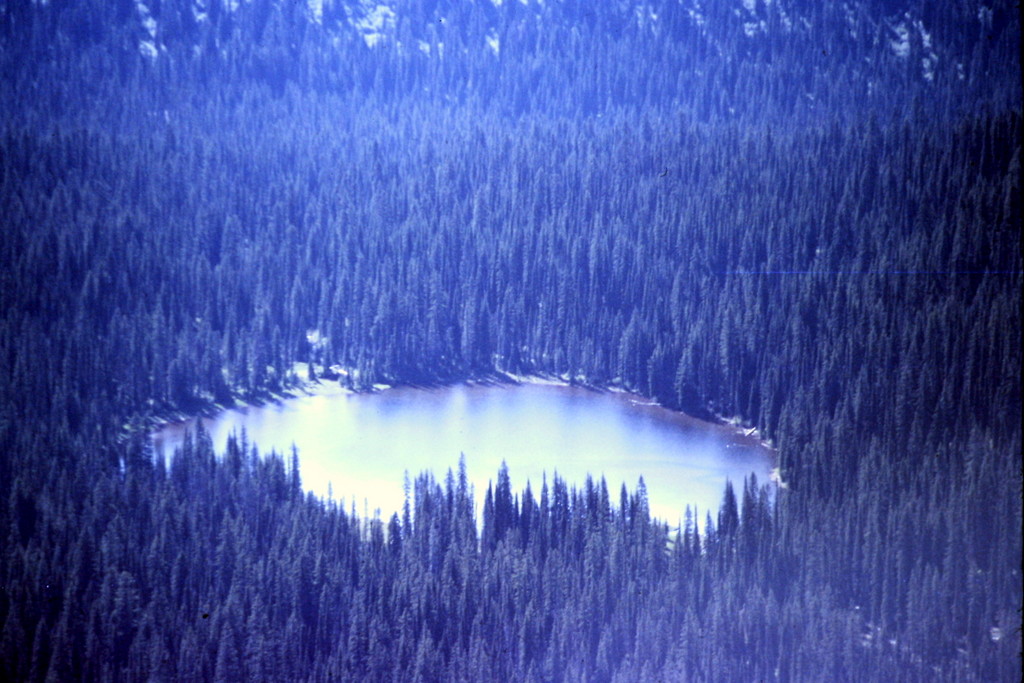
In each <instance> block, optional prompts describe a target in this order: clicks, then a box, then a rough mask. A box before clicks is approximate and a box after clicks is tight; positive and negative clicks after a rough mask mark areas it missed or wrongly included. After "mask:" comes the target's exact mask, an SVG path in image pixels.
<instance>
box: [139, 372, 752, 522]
mask: <svg viewBox="0 0 1024 683" xmlns="http://www.w3.org/2000/svg"><path fill="white" fill-rule="evenodd" d="M204 424H205V426H206V429H207V430H208V431H209V432H210V435H211V437H212V439H213V443H214V445H215V447H216V448H217V449H218V451H221V450H223V448H224V444H225V443H226V441H227V438H228V436H229V435H230V434H231V433H232V432H241V430H242V429H243V428H244V429H245V430H246V432H247V433H248V436H249V440H250V442H252V443H256V444H258V446H259V448H260V450H261V452H267V451H269V450H271V449H274V450H277V451H279V452H289V451H290V450H291V447H292V444H295V446H297V447H298V448H299V451H300V457H301V475H302V481H303V484H304V485H305V487H306V488H307V489H308V490H310V491H313V492H314V493H316V494H318V495H320V496H326V495H327V494H328V486H329V485H330V490H331V491H332V493H333V497H334V498H335V499H336V500H344V501H345V503H346V505H354V507H355V508H356V510H357V511H358V512H360V513H363V512H364V510H365V511H369V512H370V513H371V514H372V513H373V512H374V511H375V510H379V511H380V512H381V514H382V515H383V516H384V517H387V516H390V514H391V513H392V512H397V511H399V510H400V509H401V506H402V501H403V490H402V481H403V474H404V473H405V472H406V471H408V472H409V473H410V475H415V474H417V473H419V472H421V471H423V470H432V471H433V472H434V475H435V476H436V477H437V478H438V479H439V480H443V478H444V474H445V472H446V471H447V470H448V469H449V468H451V469H455V468H456V467H457V464H458V459H459V454H460V453H464V454H465V456H466V465H467V471H468V475H469V479H470V481H471V483H472V484H473V485H474V487H475V489H476V498H477V504H478V506H479V505H480V504H481V503H482V501H483V494H484V492H485V491H486V488H487V485H488V482H489V481H490V480H493V479H494V478H495V476H496V473H497V470H498V468H499V466H500V465H501V462H502V460H504V461H506V462H507V463H508V466H509V471H510V474H511V477H512V484H513V488H514V489H515V490H517V491H518V490H521V489H523V488H525V486H526V482H527V480H529V481H530V482H531V487H532V489H533V492H534V495H535V496H537V495H539V493H540V487H541V479H542V477H543V476H544V473H547V475H548V477H549V478H550V476H551V474H552V473H553V472H555V471H557V472H558V474H559V475H560V476H561V477H563V478H564V479H566V481H567V482H568V483H569V484H570V485H576V486H581V485H582V484H583V482H584V481H585V478H586V476H587V475H588V474H590V475H591V476H592V477H594V479H595V480H598V479H600V477H602V476H603V477H604V478H605V480H606V482H607V484H608V488H609V493H610V495H611V498H612V500H613V501H616V502H617V501H618V494H619V488H620V486H621V485H622V484H623V483H625V484H626V486H627V488H629V489H630V490H632V489H633V488H635V487H636V484H637V481H638V480H639V478H640V477H641V476H643V478H644V481H645V484H646V487H647V492H648V499H649V502H650V507H651V512H652V514H654V515H655V516H657V517H659V518H661V519H663V520H666V521H668V522H669V523H670V524H672V525H675V524H676V523H677V522H678V521H679V520H680V519H681V518H682V516H683V511H684V509H685V507H686V506H687V505H690V506H691V507H694V506H695V507H696V508H698V509H699V510H700V516H701V518H703V516H704V514H705V512H706V511H708V510H712V511H714V510H717V506H718V504H719V502H720V501H721V497H722V490H723V487H724V485H725V480H726V478H729V479H731V480H732V481H733V483H734V485H735V486H736V488H737V490H739V488H740V485H741V482H742V481H743V478H744V477H746V476H748V475H749V474H750V473H751V472H753V473H756V474H757V476H758V480H759V481H761V482H767V481H768V474H769V470H770V468H771V458H770V452H769V451H767V450H766V449H763V448H761V447H760V446H758V445H757V444H756V442H754V441H753V440H751V439H750V438H745V437H743V436H742V435H741V434H738V433H736V432H735V431H734V430H732V429H730V428H726V427H722V426H717V425H710V424H708V423H705V422H701V421H699V420H695V419H693V418H690V417H688V416H686V415H682V414H680V413H675V412H672V411H669V410H666V409H664V408H660V407H658V406H652V405H649V404H648V403H647V402H646V401H644V400H643V399H641V398H640V397H637V396H634V395H631V394H625V393H614V392H596V391H591V390H587V389H582V388H576V387H566V386H550V385H537V384H524V385H519V386H486V387H485V386H466V385H460V386H454V387H446V388H440V389H412V388H401V389H391V390H388V391H384V392H381V393H377V394H357V395H351V394H344V393H337V392H336V393H329V394H324V395H313V396H303V397H299V398H295V399H289V400H286V401H283V402H280V403H274V404H269V405H265V406H258V407H247V408H243V409H239V410H230V411H225V412H224V413H222V414H220V415H218V416H217V417H215V418H212V419H204ZM188 428H192V425H191V424H188V423H177V424H174V425H168V426H166V427H164V428H163V429H161V430H160V431H159V432H157V433H156V434H155V435H154V445H155V446H156V448H157V450H158V452H159V451H161V450H162V451H164V452H165V453H168V454H169V453H170V452H172V451H173V449H174V448H175V447H177V446H178V445H180V443H181V440H182V438H183V435H184V433H185V430H186V429H188Z"/></svg>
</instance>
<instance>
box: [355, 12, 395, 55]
mask: <svg viewBox="0 0 1024 683" xmlns="http://www.w3.org/2000/svg"><path fill="white" fill-rule="evenodd" d="M361 9H363V12H364V13H363V16H362V17H360V18H351V19H350V23H351V24H352V26H353V28H355V29H356V30H357V31H358V32H359V33H360V34H362V37H363V41H365V42H366V46H367V47H373V46H374V45H376V44H377V43H379V42H380V41H381V40H383V39H384V37H385V33H390V32H392V31H394V29H395V11H394V10H393V9H391V8H390V7H388V6H387V5H375V6H373V7H372V8H370V7H369V3H363V5H362V7H361Z"/></svg>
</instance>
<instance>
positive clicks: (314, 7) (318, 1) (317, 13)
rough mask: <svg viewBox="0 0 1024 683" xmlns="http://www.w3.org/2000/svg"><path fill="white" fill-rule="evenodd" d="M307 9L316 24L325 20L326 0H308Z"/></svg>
mask: <svg viewBox="0 0 1024 683" xmlns="http://www.w3.org/2000/svg"><path fill="white" fill-rule="evenodd" d="M306 10H307V11H308V12H309V18H310V20H311V21H312V22H313V23H314V24H322V23H323V20H324V0H306Z"/></svg>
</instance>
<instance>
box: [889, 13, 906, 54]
mask: <svg viewBox="0 0 1024 683" xmlns="http://www.w3.org/2000/svg"><path fill="white" fill-rule="evenodd" d="M889 28H891V29H892V32H893V33H895V34H896V38H895V39H894V40H890V41H889V46H890V47H891V48H892V51H893V54H895V55H896V56H897V57H899V58H901V59H903V58H906V57H908V56H910V29H908V28H907V25H906V24H904V23H903V22H902V21H901V22H900V23H899V24H898V25H896V26H890V27H889Z"/></svg>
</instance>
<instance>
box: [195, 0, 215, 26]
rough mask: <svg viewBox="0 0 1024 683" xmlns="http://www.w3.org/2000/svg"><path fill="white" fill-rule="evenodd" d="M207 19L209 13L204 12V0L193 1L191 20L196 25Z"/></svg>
mask: <svg viewBox="0 0 1024 683" xmlns="http://www.w3.org/2000/svg"><path fill="white" fill-rule="evenodd" d="M215 1H216V0H215ZM208 17H209V13H208V12H207V11H206V0H193V2H192V19H194V20H195V22H196V23H197V24H201V23H203V22H204V21H206V19H207V18H208Z"/></svg>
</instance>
